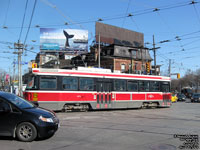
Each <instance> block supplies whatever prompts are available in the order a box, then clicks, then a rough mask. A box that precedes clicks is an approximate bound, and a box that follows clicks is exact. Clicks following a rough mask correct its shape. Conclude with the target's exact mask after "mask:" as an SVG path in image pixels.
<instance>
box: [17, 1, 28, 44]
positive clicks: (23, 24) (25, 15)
mask: <svg viewBox="0 0 200 150" xmlns="http://www.w3.org/2000/svg"><path fill="white" fill-rule="evenodd" d="M27 6H28V0H26V5H25V10H24V16H23V20H22V26H21V31H20V34H19V41H20V39H21V35H22V30H23V28H24V20H25V17H26V10H27Z"/></svg>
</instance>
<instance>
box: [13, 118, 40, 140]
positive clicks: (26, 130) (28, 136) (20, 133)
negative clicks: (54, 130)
mask: <svg viewBox="0 0 200 150" xmlns="http://www.w3.org/2000/svg"><path fill="white" fill-rule="evenodd" d="M16 135H17V138H18V139H19V140H20V141H23V142H31V141H33V140H34V139H35V138H36V137H37V130H36V128H35V126H34V125H33V124H32V123H29V122H23V123H21V124H19V125H18V126H17V129H16Z"/></svg>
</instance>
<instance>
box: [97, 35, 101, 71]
mask: <svg viewBox="0 0 200 150" xmlns="http://www.w3.org/2000/svg"><path fill="white" fill-rule="evenodd" d="M100 51H101V50H100V33H99V47H98V55H99V57H98V67H99V68H100V67H101V60H100V59H101V57H100V54H101V52H100Z"/></svg>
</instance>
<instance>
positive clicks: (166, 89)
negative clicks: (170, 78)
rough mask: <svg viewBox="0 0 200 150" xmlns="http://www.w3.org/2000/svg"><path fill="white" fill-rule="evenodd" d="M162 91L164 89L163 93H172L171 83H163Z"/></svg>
mask: <svg viewBox="0 0 200 150" xmlns="http://www.w3.org/2000/svg"><path fill="white" fill-rule="evenodd" d="M161 89H162V92H170V83H169V82H162V85H161Z"/></svg>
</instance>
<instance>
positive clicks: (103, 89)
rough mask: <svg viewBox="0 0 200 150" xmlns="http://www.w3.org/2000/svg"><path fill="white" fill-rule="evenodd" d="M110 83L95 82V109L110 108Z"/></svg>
mask: <svg viewBox="0 0 200 150" xmlns="http://www.w3.org/2000/svg"><path fill="white" fill-rule="evenodd" d="M111 85H112V84H111V82H106V81H97V83H96V89H97V108H110V107H111Z"/></svg>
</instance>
